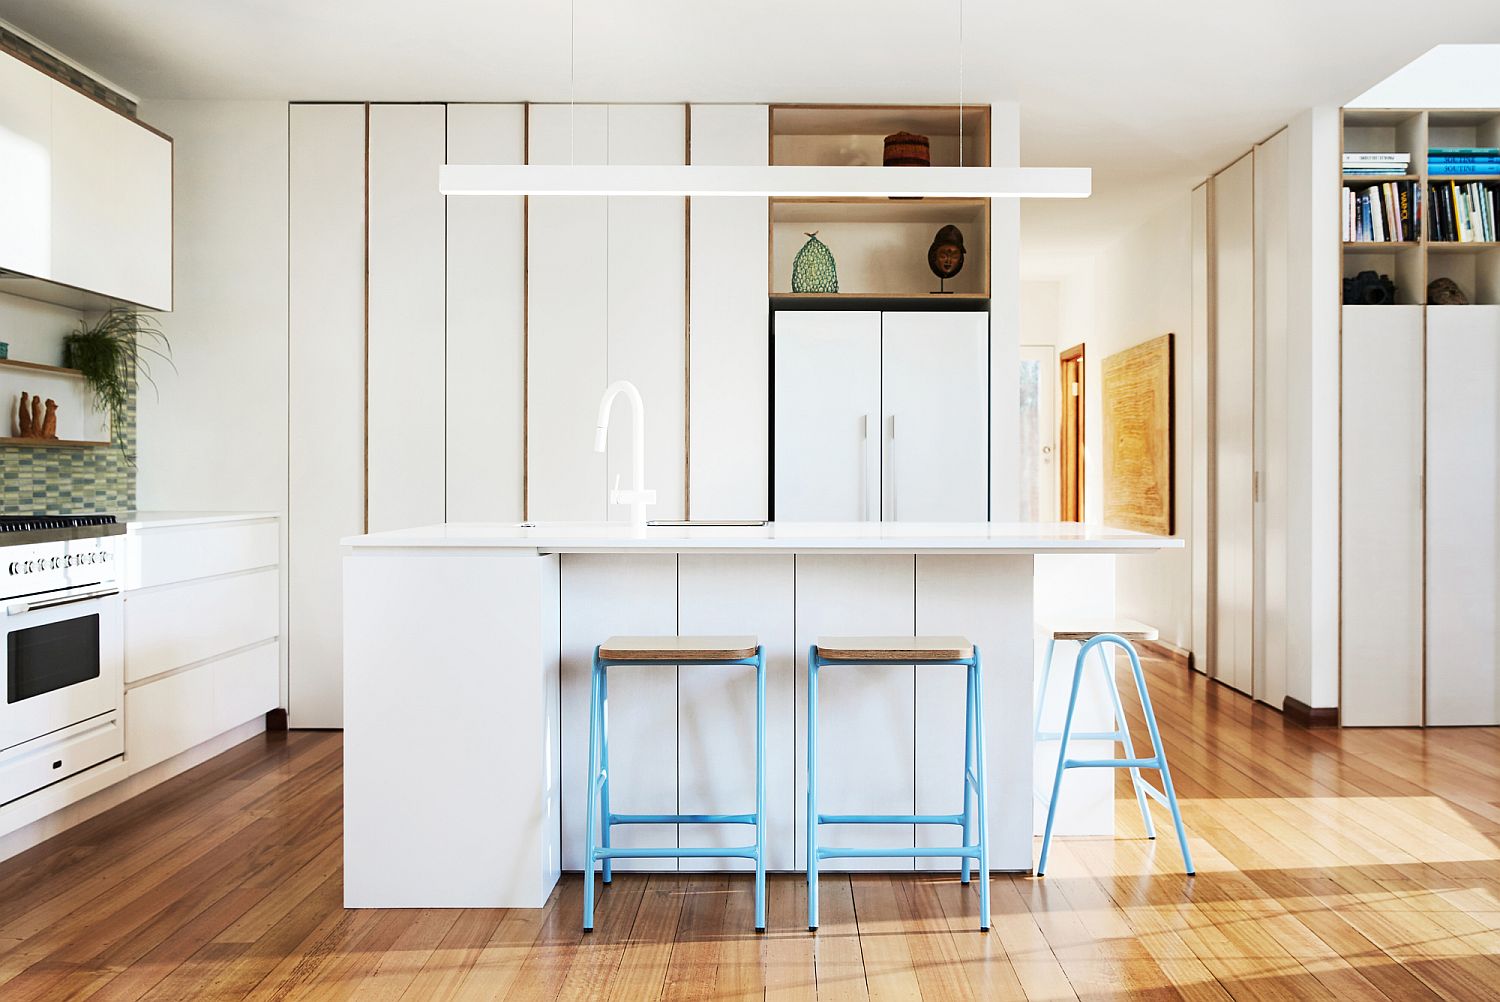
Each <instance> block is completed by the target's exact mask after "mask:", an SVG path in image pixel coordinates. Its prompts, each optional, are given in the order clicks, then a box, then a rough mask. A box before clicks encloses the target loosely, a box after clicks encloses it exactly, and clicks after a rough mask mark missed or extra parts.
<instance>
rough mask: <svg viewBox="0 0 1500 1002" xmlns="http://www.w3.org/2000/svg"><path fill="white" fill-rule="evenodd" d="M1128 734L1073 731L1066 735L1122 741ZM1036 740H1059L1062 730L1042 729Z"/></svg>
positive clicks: (1089, 739) (1085, 739)
mask: <svg viewBox="0 0 1500 1002" xmlns="http://www.w3.org/2000/svg"><path fill="white" fill-rule="evenodd" d="M1127 737H1128V735H1125V734H1121V733H1120V732H1119V731H1074V732H1073V733H1072V734H1070V735H1069V736H1068V740H1069V741H1114V742H1116V743H1124V741H1125V740H1126V738H1127ZM1036 740H1037V741H1061V740H1062V731H1042V732H1039V733H1038V734H1037V736H1036Z"/></svg>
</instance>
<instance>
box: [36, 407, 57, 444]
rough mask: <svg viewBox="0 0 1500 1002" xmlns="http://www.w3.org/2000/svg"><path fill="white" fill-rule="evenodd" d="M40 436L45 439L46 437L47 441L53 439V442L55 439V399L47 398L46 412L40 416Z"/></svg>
mask: <svg viewBox="0 0 1500 1002" xmlns="http://www.w3.org/2000/svg"><path fill="white" fill-rule="evenodd" d="M40 437H41V438H45V439H47V440H49V441H53V442H55V441H57V401H56V400H50V399H49V400H48V401H47V413H46V415H45V416H44V417H43V418H42V434H41V436H40Z"/></svg>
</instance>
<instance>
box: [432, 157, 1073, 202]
mask: <svg viewBox="0 0 1500 1002" xmlns="http://www.w3.org/2000/svg"><path fill="white" fill-rule="evenodd" d="M1091 174H1092V172H1091V171H1090V170H1089V168H1087V167H917V168H912V167H789V166H778V167H720V166H711V167H710V166H696V165H695V166H664V167H649V166H626V165H613V166H603V165H587V164H579V165H571V164H559V165H535V164H533V165H525V166H523V165H514V164H445V165H443V166H442V167H440V168H439V169H438V190H439V191H441V192H442V193H443V194H444V195H661V196H675V197H683V196H743V197H753V198H765V197H773V198H921V197H923V196H934V197H943V198H1087V197H1088V195H1089V190H1090V187H1091Z"/></svg>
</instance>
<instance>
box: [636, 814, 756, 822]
mask: <svg viewBox="0 0 1500 1002" xmlns="http://www.w3.org/2000/svg"><path fill="white" fill-rule="evenodd" d="M608 823H609V824H612V825H753V824H755V815H754V814H611V815H610V816H609V818H608Z"/></svg>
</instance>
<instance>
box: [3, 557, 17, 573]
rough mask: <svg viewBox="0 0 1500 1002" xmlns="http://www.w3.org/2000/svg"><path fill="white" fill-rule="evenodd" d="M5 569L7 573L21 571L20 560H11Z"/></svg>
mask: <svg viewBox="0 0 1500 1002" xmlns="http://www.w3.org/2000/svg"><path fill="white" fill-rule="evenodd" d="M5 571H6V573H7V574H19V573H21V562H20V561H19V560H12V561H11V562H10V566H9V567H7V568H6V569H5Z"/></svg>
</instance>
